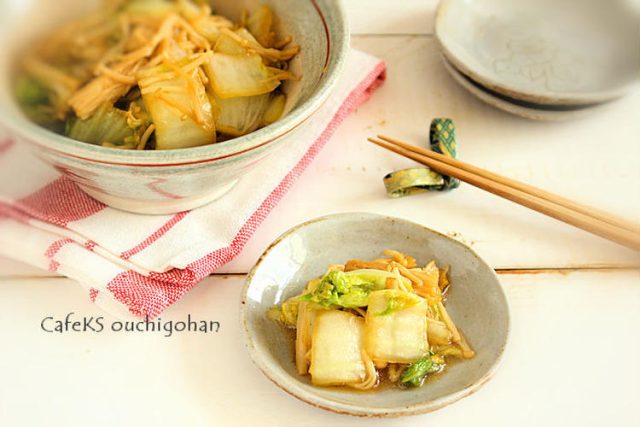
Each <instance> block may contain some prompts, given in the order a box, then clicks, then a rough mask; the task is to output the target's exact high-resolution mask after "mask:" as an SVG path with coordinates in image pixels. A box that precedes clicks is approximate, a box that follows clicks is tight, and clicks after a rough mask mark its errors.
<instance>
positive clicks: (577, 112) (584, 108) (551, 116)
mask: <svg viewBox="0 0 640 427" xmlns="http://www.w3.org/2000/svg"><path fill="white" fill-rule="evenodd" d="M442 60H443V62H444V66H445V68H446V69H447V71H448V72H449V74H450V75H451V77H453V79H454V80H455V81H456V82H458V83H459V84H460V86H462V87H463V88H465V89H466V90H467V91H468V92H470V93H471V94H472V95H474V96H476V97H477V98H478V99H480V100H482V101H484V102H486V103H487V104H489V105H491V106H493V107H496V108H498V109H500V110H502V111H506V112H507V113H511V114H515V115H516V116H520V117H524V118H527V119H532V120H544V121H562V120H570V119H575V118H578V117H582V116H584V115H586V114H588V113H590V112H594V111H597V110H598V107H599V106H600V105H601V104H588V105H541V104H535V103H532V102H527V101H520V100H518V99H513V98H510V97H508V96H506V95H503V94H501V93H497V92H494V91H492V90H490V89H487V88H486V87H484V86H482V85H481V84H480V83H478V82H476V81H474V80H473V79H471V77H469V76H465V75H464V74H463V73H462V72H461V71H460V70H458V69H456V68H455V67H454V66H453V64H451V63H450V62H449V61H447V58H445V57H443V58H442Z"/></svg>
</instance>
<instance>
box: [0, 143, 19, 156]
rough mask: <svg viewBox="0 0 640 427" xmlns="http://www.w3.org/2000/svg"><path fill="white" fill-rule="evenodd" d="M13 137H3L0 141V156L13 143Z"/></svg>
mask: <svg viewBox="0 0 640 427" xmlns="http://www.w3.org/2000/svg"><path fill="white" fill-rule="evenodd" d="M15 143H16V141H15V140H14V139H4V140H2V141H1V142H0V156H2V155H4V154H6V153H7V151H9V150H10V149H11V147H13V146H14V145H15Z"/></svg>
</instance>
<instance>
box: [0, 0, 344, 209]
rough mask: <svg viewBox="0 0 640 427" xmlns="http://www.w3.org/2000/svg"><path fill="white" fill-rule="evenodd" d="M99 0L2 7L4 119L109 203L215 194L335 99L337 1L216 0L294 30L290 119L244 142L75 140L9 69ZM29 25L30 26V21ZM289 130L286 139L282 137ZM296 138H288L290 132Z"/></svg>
mask: <svg viewBox="0 0 640 427" xmlns="http://www.w3.org/2000/svg"><path fill="white" fill-rule="evenodd" d="M97 3H98V0H92V1H85V2H81V1H78V0H59V1H55V2H52V1H47V0H20V1H17V0H16V1H8V2H2V3H1V4H0V35H1V37H0V40H1V41H0V43H2V47H1V49H0V87H1V88H2V90H1V91H0V124H1V125H2V126H5V127H7V128H8V130H9V131H10V132H11V133H12V134H13V135H14V136H15V138H17V139H19V140H25V141H28V142H29V143H32V144H33V145H35V146H36V152H37V154H38V155H39V156H40V157H41V158H42V159H43V160H44V161H45V162H47V163H50V164H52V165H53V166H54V167H56V168H57V169H58V170H59V171H61V172H62V173H64V174H65V175H66V176H67V177H69V178H70V179H72V180H73V181H75V182H76V183H77V184H78V185H79V186H80V188H82V189H83V190H84V191H86V192H87V193H88V194H90V195H91V196H93V197H94V198H96V199H98V200H100V201H101V202H104V203H105V204H107V205H110V206H113V207H116V208H120V209H123V210H128V211H133V212H140V213H156V214H161V213H172V212H178V211H183V210H187V209H192V208H195V207H197V206H200V205H203V204H205V203H207V202H210V201H211V200H214V199H216V198H218V197H220V196H221V195H223V194H224V193H225V192H227V191H229V189H230V188H232V187H233V185H234V184H235V183H236V182H237V181H238V180H239V179H240V178H241V177H242V176H243V175H244V174H246V173H247V172H248V171H249V170H251V168H252V166H254V165H255V164H256V163H257V162H259V161H263V160H264V159H265V158H267V156H269V155H271V154H273V153H274V152H275V151H276V150H278V149H286V147H283V145H286V141H293V143H295V139H296V137H295V134H296V133H297V132H301V130H300V125H301V124H302V123H303V122H304V121H305V120H307V119H308V118H309V117H310V116H311V115H312V114H313V113H314V112H315V111H316V110H317V109H318V108H319V107H320V105H321V104H322V102H323V101H324V100H325V99H326V98H327V96H328V95H329V93H330V91H331V89H332V87H333V86H334V84H335V83H336V80H337V78H338V76H339V74H340V70H341V68H342V66H343V64H344V61H345V59H346V56H347V53H348V49H349V31H348V25H347V21H346V18H345V15H344V12H343V9H342V7H341V5H340V2H339V0H304V1H301V0H260V1H258V0H243V1H236V0H214V1H212V2H211V3H212V5H213V8H214V10H215V11H216V12H217V13H220V14H223V15H225V16H228V17H230V18H232V19H234V20H238V19H239V17H240V14H241V13H242V10H243V9H244V8H246V9H247V10H249V11H250V10H252V9H253V8H255V7H256V6H257V5H259V4H267V5H268V6H269V7H271V8H272V10H273V11H274V14H275V15H276V16H277V18H278V22H277V24H276V25H277V30H278V32H279V33H280V34H281V35H285V34H289V35H291V36H292V37H293V38H294V40H295V42H296V43H297V44H299V45H300V48H301V52H300V54H299V55H298V56H296V57H295V58H294V59H293V60H292V62H291V64H290V65H291V69H292V70H293V71H294V72H295V73H297V74H298V75H301V76H302V78H301V80H300V81H299V82H290V83H288V84H286V85H285V86H284V91H285V92H287V94H288V104H287V106H286V108H285V115H284V116H283V118H282V119H280V120H279V121H277V122H275V123H273V124H272V125H269V126H267V127H265V128H262V129H260V130H257V131H255V132H253V133H250V134H248V135H245V136H243V137H240V138H235V139H232V140H229V141H225V142H220V143H217V144H213V145H207V146H202V147H195V148H187V149H179V150H164V151H131V150H120V149H111V148H104V147H100V146H95V145H91V144H86V143H83V142H78V141H74V140H72V139H69V138H66V137H64V136H61V135H58V134H54V133H52V132H49V131H47V130H45V129H43V128H41V127H39V126H37V125H35V124H33V123H31V122H30V121H28V120H27V119H26V118H25V117H24V115H23V114H22V113H21V112H20V109H19V107H18V105H16V102H15V100H14V99H13V97H12V95H11V94H12V90H11V88H12V77H13V76H12V71H13V69H14V64H15V62H16V58H18V57H19V52H21V51H22V50H24V48H25V47H26V46H28V45H29V43H30V42H31V41H32V40H34V39H36V38H37V37H39V36H42V35H43V34H46V33H47V32H48V31H50V30H51V29H52V28H54V27H56V26H58V25H59V24H60V23H62V22H65V21H66V20H68V19H69V18H71V17H73V16H78V15H80V14H82V13H86V11H88V10H91V9H92V8H93V7H95V6H96V4H97ZM25 23H29V25H25ZM285 135H287V138H284V136H285ZM289 136H290V137H289Z"/></svg>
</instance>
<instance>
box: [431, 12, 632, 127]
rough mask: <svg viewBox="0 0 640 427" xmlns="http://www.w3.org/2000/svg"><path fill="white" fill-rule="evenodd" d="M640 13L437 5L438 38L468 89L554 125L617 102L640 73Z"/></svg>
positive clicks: (495, 103) (449, 67)
mask: <svg viewBox="0 0 640 427" xmlns="http://www.w3.org/2000/svg"><path fill="white" fill-rule="evenodd" d="M639 22H640V11H639V10H638V9H637V7H636V8H635V9H634V8H633V5H632V4H631V3H630V2H626V1H624V0H620V1H617V0H616V1H611V2H604V1H598V0H566V1H563V2H557V1H553V0H536V1H533V0H527V1H518V2H513V1H510V0H483V1H479V0H442V1H441V3H440V6H439V8H438V13H437V17H436V36H437V39H438V42H439V44H440V48H441V50H442V54H443V58H444V63H445V66H446V68H447V70H448V72H449V73H450V74H451V75H452V77H453V78H454V79H455V80H456V81H457V82H458V83H460V84H461V85H462V86H463V87H464V88H465V89H467V90H468V91H469V92H471V93H472V94H474V95H475V96H477V97H478V98H480V99H481V100H483V101H485V102H487V103H488V104H491V105H493V106H495V107H497V108H500V109H502V110H505V111H507V112H510V113H514V114H517V115H520V116H524V117H528V118H532V119H540V120H559V119H564V118H570V117H574V116H576V115H579V114H582V113H585V112H587V111H591V110H594V109H595V108H596V107H599V106H601V105H602V104H604V103H607V102H609V101H612V100H614V99H617V98H619V97H621V96H622V95H623V94H625V93H626V92H627V90H628V89H629V87H630V86H631V85H632V84H633V83H634V82H635V81H637V78H638V76H639V75H640V73H639V70H640V25H638V23H639Z"/></svg>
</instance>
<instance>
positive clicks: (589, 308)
mask: <svg viewBox="0 0 640 427" xmlns="http://www.w3.org/2000/svg"><path fill="white" fill-rule="evenodd" d="M500 279H501V282H502V284H503V286H504V289H505V291H506V293H507V296H508V300H509V304H510V308H511V317H512V332H511V336H510V342H509V345H508V347H507V351H506V353H505V357H504V360H503V364H502V366H501V367H500V369H499V370H498V372H497V374H496V375H495V377H494V378H493V379H492V380H491V381H490V382H489V383H488V384H487V385H486V386H485V387H483V388H482V389H480V390H479V391H478V392H477V393H475V394H473V395H472V396H470V397H468V398H466V399H464V400H462V401H460V402H458V403H456V404H454V405H452V406H449V407H447V408H445V409H442V410H440V411H437V412H434V413H432V414H428V415H423V416H416V417H409V418H403V419H394V420H385V421H382V420H363V419H357V418H351V417H347V416H338V415H334V414H331V413H328V412H325V411H322V410H319V409H315V408H313V407H310V406H308V405H306V404H304V403H301V402H299V401H298V400H296V399H294V398H292V397H290V396H289V395H287V394H286V393H284V392H282V391H281V390H280V389H278V388H277V387H275V386H274V385H273V384H271V383H270V382H269V381H268V380H267V379H266V378H265V377H264V376H263V375H262V373H261V372H259V371H258V369H257V368H256V367H255V366H254V365H253V364H252V363H251V361H250V359H249V357H248V353H247V351H246V350H245V348H244V344H243V339H242V334H241V331H240V325H239V319H238V306H239V303H240V293H241V288H242V281H243V277H241V276H236V277H229V278H223V277H214V278H209V279H207V280H205V281H204V282H203V283H201V284H200V285H198V286H197V287H196V288H195V289H194V290H193V291H192V292H191V293H189V294H188V295H187V296H185V298H184V300H183V301H181V303H179V304H176V305H175V306H174V307H172V308H170V309H169V310H167V311H166V313H164V314H163V315H162V316H161V317H162V319H164V320H174V321H175V320H184V319H185V318H186V316H187V315H191V317H192V318H193V319H198V320H214V321H218V322H220V325H221V329H220V332H219V333H217V334H209V335H203V334H200V335H198V334H189V333H177V334H174V335H173V336H171V337H169V338H167V337H164V336H162V334H158V333H133V332H130V333H123V332H120V333H115V332H107V331H104V332H101V333H79V332H75V333H74V332H68V333H62V334H60V333H46V332H43V331H42V330H41V329H40V323H41V321H42V319H43V318H45V317H47V316H53V317H55V318H56V319H60V318H63V317H64V316H65V315H66V314H67V313H69V312H74V313H75V314H74V317H75V318H76V319H81V318H82V317H84V316H105V320H104V323H105V325H110V323H111V322H112V321H113V320H115V319H113V318H111V317H110V316H108V315H105V314H104V313H102V312H101V311H100V310H99V309H98V308H97V307H96V306H95V305H93V304H91V303H90V302H89V300H88V299H87V298H86V296H85V293H84V292H82V291H80V289H79V287H78V286H77V284H75V283H73V282H71V281H69V280H68V279H62V278H61V279H49V280H46V281H43V280H31V279H22V280H2V281H0V336H1V337H2V342H3V349H2V357H1V358H0V378H2V386H1V387H0V414H1V415H0V417H1V419H2V424H3V425H7V426H9V425H11V426H13V425H20V426H39V425H45V424H48V423H51V422H52V421H53V420H55V424H56V425H92V426H110V427H111V426H114V425H155V426H171V425H174V426H175V425H189V426H200V425H202V426H205V425H206V426H211V425H216V426H246V425H260V426H265V427H269V426H274V427H275V426H281V425H282V424H283V422H286V423H288V424H290V425H304V426H325V425H332V426H358V425H379V426H383V425H384V426H406V427H411V426H424V425H426V424H429V425H449V426H464V427H466V426H469V423H470V422H472V423H473V424H474V425H491V426H513V425H519V426H538V425H556V424H557V423H558V422H559V420H562V423H563V424H564V425H585V426H592V425H593V426H596V425H603V424H604V425H619V426H634V425H638V424H639V423H640V413H639V412H638V411H637V410H636V406H637V402H638V400H639V399H640V394H639V389H638V382H639V381H640V365H639V364H638V363H637V354H638V352H640V340H638V339H637V330H638V329H639V328H640V310H638V307H640V286H639V285H640V274H639V273H638V272H609V273H602V272H577V273H570V274H565V275H562V274H537V275H532V274H527V275H522V274H513V275H501V276H500ZM52 301H55V303H52ZM16 307H20V309H19V310H17V309H16ZM487 333H491V331H487ZM6 343H10V345H7V344H6ZM477 350H478V351H482V349H477Z"/></svg>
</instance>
